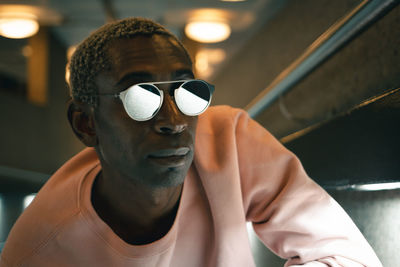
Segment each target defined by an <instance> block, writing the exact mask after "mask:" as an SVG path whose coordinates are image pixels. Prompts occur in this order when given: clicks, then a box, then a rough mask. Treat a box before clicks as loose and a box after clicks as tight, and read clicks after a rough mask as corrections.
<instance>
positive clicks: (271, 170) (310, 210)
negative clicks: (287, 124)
mask: <svg viewBox="0 0 400 267" xmlns="http://www.w3.org/2000/svg"><path fill="white" fill-rule="evenodd" d="M236 119H237V123H236V138H237V146H238V155H239V162H240V172H241V177H242V190H243V198H244V206H245V209H246V217H247V220H249V221H251V222H252V223H253V227H254V230H255V232H256V233H257V235H258V236H259V237H260V239H261V240H262V241H263V242H264V244H265V245H266V246H267V247H269V248H270V249H271V250H272V251H273V252H274V253H276V254H277V255H279V256H280V257H283V258H286V259H288V261H287V262H286V264H285V266H299V265H301V266H374V267H379V266H382V264H381V263H380V262H379V259H378V258H377V256H376V255H375V253H374V251H373V250H372V248H371V247H370V245H369V244H368V242H367V241H366V240H365V238H364V237H363V236H362V234H361V233H360V231H359V230H358V229H357V227H356V226H355V224H354V223H353V222H352V220H351V219H350V217H349V216H348V215H347V214H346V212H345V211H344V210H343V209H342V208H341V207H340V206H339V205H338V204H337V202H336V201H335V200H334V199H332V198H331V197H330V196H329V195H328V194H327V193H326V192H325V191H324V190H323V189H322V188H321V187H320V186H318V185H317V184H316V183H315V182H313V181H312V180H311V179H310V178H309V177H308V176H307V174H306V173H305V171H304V169H303V167H302V165H301V163H300V161H299V160H298V159H297V157H296V156H294V155H293V154H292V153H291V152H289V151H288V150H286V149H285V148H284V147H283V146H282V145H281V144H280V143H279V142H278V141H277V140H276V139H275V138H274V137H272V136H271V134H269V133H268V132H267V131H266V130H265V129H264V128H263V127H261V126H260V125H258V124H257V123H256V122H255V121H253V120H251V119H250V118H249V117H248V115H247V114H245V113H244V112H242V113H238V114H237V117H236Z"/></svg>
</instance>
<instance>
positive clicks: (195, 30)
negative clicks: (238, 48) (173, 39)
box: [185, 21, 231, 43]
mask: <svg viewBox="0 0 400 267" xmlns="http://www.w3.org/2000/svg"><path fill="white" fill-rule="evenodd" d="M185 33H186V35H187V36H188V37H189V38H191V39H193V40H195V41H197V42H201V43H217V42H222V41H224V40H226V39H228V37H229V36H230V34H231V28H230V26H229V25H228V24H227V23H225V22H221V21H193V22H189V23H188V24H187V25H186V27H185Z"/></svg>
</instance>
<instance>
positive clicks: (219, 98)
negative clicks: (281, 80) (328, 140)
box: [213, 0, 400, 137]
mask: <svg viewBox="0 0 400 267" xmlns="http://www.w3.org/2000/svg"><path fill="white" fill-rule="evenodd" d="M359 3H360V1H354V0H338V1H329V0H320V1H312V0H304V1H288V3H287V5H286V6H285V7H284V8H282V9H281V10H280V12H279V13H278V14H277V16H276V17H275V18H274V19H272V20H270V21H269V22H268V23H267V24H266V26H265V27H264V28H263V29H262V30H261V31H260V32H259V33H258V34H256V35H255V36H254V37H253V38H252V39H251V40H250V41H249V42H248V43H247V45H246V46H245V47H244V48H243V49H242V50H241V51H240V52H239V53H238V54H237V56H236V57H235V58H233V59H232V60H231V61H230V62H229V63H228V64H226V67H225V68H224V69H223V70H221V72H220V73H219V75H218V76H216V77H215V79H214V81H213V82H214V83H215V85H216V92H215V97H214V98H213V100H214V104H229V105H233V106H237V107H245V106H246V105H247V104H248V103H249V102H250V101H251V100H252V99H253V98H254V97H255V95H257V93H258V92H260V91H261V90H263V89H264V88H266V87H267V86H268V85H269V84H270V83H271V81H272V80H273V79H274V78H275V77H276V76H277V75H278V74H279V73H280V72H281V71H282V70H284V69H285V68H286V67H287V66H289V64H290V63H291V62H292V61H293V60H294V59H296V58H297V57H298V56H299V55H300V54H301V53H302V52H303V51H304V50H305V49H306V48H307V47H308V46H309V45H310V44H311V43H312V42H313V41H314V40H315V39H316V38H317V37H319V36H320V35H321V34H322V33H323V32H324V31H325V30H327V29H328V28H329V27H330V26H331V25H332V24H333V23H334V22H335V21H337V20H338V19H339V18H341V17H342V16H344V15H346V14H347V13H348V12H349V11H350V10H352V9H353V8H354V7H355V6H357V5H358V4H359ZM399 43H400V6H397V7H396V8H395V9H393V10H392V11H391V12H390V13H388V14H387V15H386V16H384V17H383V18H382V19H380V20H379V21H378V22H376V23H375V24H374V25H372V26H371V27H370V28H369V29H368V30H366V31H365V32H363V33H362V34H361V35H360V36H359V37H357V38H356V39H355V40H353V41H352V42H351V43H350V44H348V45H347V46H346V47H344V48H343V49H342V50H341V51H340V52H339V53H337V54H336V55H334V56H333V57H331V58H330V59H329V60H328V61H326V62H325V63H324V64H323V65H321V66H320V67H319V68H317V69H316V71H314V72H313V73H311V74H310V75H309V76H308V77H307V78H305V79H304V80H303V81H301V82H300V83H299V84H298V85H296V86H295V87H294V88H293V89H292V90H291V91H290V92H289V93H287V94H286V95H285V96H284V97H283V98H282V101H281V103H280V104H282V105H283V106H284V107H285V109H286V110H287V111H288V112H289V114H290V115H291V116H292V118H287V116H285V115H284V114H283V113H282V112H281V109H280V107H279V102H277V103H275V104H273V105H272V106H271V107H270V108H268V109H267V110H265V111H264V112H263V113H262V114H261V115H259V116H258V117H257V118H256V119H257V120H258V121H259V122H260V123H261V124H262V125H264V126H265V127H266V128H267V129H269V130H270V131H271V132H272V133H273V134H275V135H276V136H277V137H283V136H286V135H287V134H290V133H293V132H295V131H297V130H299V129H302V128H304V127H306V126H309V125H310V124H313V123H316V122H319V121H321V120H325V119H329V118H331V117H333V116H335V115H337V114H338V113H340V112H343V111H346V110H347V109H349V108H350V107H352V106H354V105H357V104H359V103H361V102H362V101H363V100H365V99H367V98H369V97H371V96H374V95H376V94H379V93H381V92H382V91H384V90H386V89H391V88H398V87H400V69H399V67H398V62H400V52H399V49H400V48H399V45H398V44H399Z"/></svg>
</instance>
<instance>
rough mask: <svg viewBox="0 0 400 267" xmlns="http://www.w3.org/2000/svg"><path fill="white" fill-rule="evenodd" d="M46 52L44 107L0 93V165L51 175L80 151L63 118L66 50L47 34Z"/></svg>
mask: <svg viewBox="0 0 400 267" xmlns="http://www.w3.org/2000/svg"><path fill="white" fill-rule="evenodd" d="M49 49H50V51H49V60H48V70H49V75H48V90H49V91H48V103H47V105H45V106H37V105H34V104H32V103H29V102H28V100H27V99H26V97H24V96H21V95H18V94H13V93H11V92H5V91H3V90H0V125H1V131H0V148H1V149H0V165H3V166H7V167H13V168H18V169H24V170H31V171H38V172H43V173H48V174H51V173H52V172H54V171H55V170H56V169H57V168H58V167H59V166H60V165H61V164H62V163H63V162H64V161H65V160H67V159H68V158H69V157H70V156H71V155H73V154H74V153H75V152H76V151H78V150H79V149H81V148H82V145H81V144H80V143H79V141H78V140H77V139H76V138H75V136H74V135H73V133H72V130H71V129H70V127H69V125H68V122H67V119H66V101H67V99H68V91H67V87H66V84H65V82H64V81H65V79H64V77H65V64H66V48H65V47H64V46H63V45H62V44H61V43H60V42H59V41H58V40H57V39H56V38H54V37H53V36H52V35H51V36H50V37H49ZM10 50H12V48H10ZM34 52H35V51H33V53H34ZM0 60H1V59H0Z"/></svg>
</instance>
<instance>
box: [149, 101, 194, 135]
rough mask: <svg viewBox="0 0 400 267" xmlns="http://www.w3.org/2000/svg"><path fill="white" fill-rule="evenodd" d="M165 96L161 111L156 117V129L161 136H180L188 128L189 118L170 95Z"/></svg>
mask: <svg viewBox="0 0 400 267" xmlns="http://www.w3.org/2000/svg"><path fill="white" fill-rule="evenodd" d="M164 96H165V97H164V101H163V103H162V106H161V109H160V110H159V111H158V114H157V115H156V116H155V123H154V129H155V131H156V132H158V133H160V134H179V133H181V132H183V131H184V130H185V129H186V128H187V126H188V122H187V118H186V116H185V115H184V114H182V112H180V111H179V109H178V107H177V106H176V104H175V102H174V100H173V99H172V97H171V96H170V95H169V94H165V95H164Z"/></svg>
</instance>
